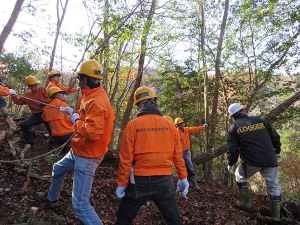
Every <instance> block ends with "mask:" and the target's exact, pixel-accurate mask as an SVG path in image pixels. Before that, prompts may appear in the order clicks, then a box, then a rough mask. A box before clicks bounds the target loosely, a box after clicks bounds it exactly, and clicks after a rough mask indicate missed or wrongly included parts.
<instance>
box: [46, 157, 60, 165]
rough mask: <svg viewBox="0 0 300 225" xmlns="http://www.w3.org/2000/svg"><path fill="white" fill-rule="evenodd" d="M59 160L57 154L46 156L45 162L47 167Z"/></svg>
mask: <svg viewBox="0 0 300 225" xmlns="http://www.w3.org/2000/svg"><path fill="white" fill-rule="evenodd" d="M61 158H62V157H61V156H59V155H58V154H51V155H47V156H46V160H47V162H48V165H49V166H53V165H54V163H56V162H57V161H59V160H60V159H61Z"/></svg>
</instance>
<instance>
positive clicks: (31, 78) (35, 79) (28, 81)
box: [25, 75, 40, 85]
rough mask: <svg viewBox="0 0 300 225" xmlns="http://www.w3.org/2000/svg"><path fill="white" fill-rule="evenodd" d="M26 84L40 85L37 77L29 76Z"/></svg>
mask: <svg viewBox="0 0 300 225" xmlns="http://www.w3.org/2000/svg"><path fill="white" fill-rule="evenodd" d="M25 82H26V84H27V85H34V84H38V83H40V82H39V81H38V79H37V78H36V77H35V76H32V75H29V76H27V77H26V78H25Z"/></svg>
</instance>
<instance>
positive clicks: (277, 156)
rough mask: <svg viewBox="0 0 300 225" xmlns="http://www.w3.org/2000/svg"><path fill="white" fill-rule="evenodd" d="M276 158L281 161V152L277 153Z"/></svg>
mask: <svg viewBox="0 0 300 225" xmlns="http://www.w3.org/2000/svg"><path fill="white" fill-rule="evenodd" d="M276 159H277V162H280V161H281V160H282V156H281V154H276Z"/></svg>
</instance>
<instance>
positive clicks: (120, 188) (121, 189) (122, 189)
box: [116, 185, 127, 198]
mask: <svg viewBox="0 0 300 225" xmlns="http://www.w3.org/2000/svg"><path fill="white" fill-rule="evenodd" d="M126 188H127V186H120V185H118V187H117V190H116V195H117V196H118V198H123V197H124V196H125V189H126Z"/></svg>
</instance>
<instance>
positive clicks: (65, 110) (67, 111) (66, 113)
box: [59, 106, 75, 116]
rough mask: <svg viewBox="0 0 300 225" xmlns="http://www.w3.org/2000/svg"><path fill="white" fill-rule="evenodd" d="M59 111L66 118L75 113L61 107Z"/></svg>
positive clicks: (70, 109)
mask: <svg viewBox="0 0 300 225" xmlns="http://www.w3.org/2000/svg"><path fill="white" fill-rule="evenodd" d="M59 110H60V111H61V112H62V114H64V115H65V116H68V115H72V114H73V113H74V112H75V111H74V109H72V108H71V107H63V106H61V107H60V108H59Z"/></svg>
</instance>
